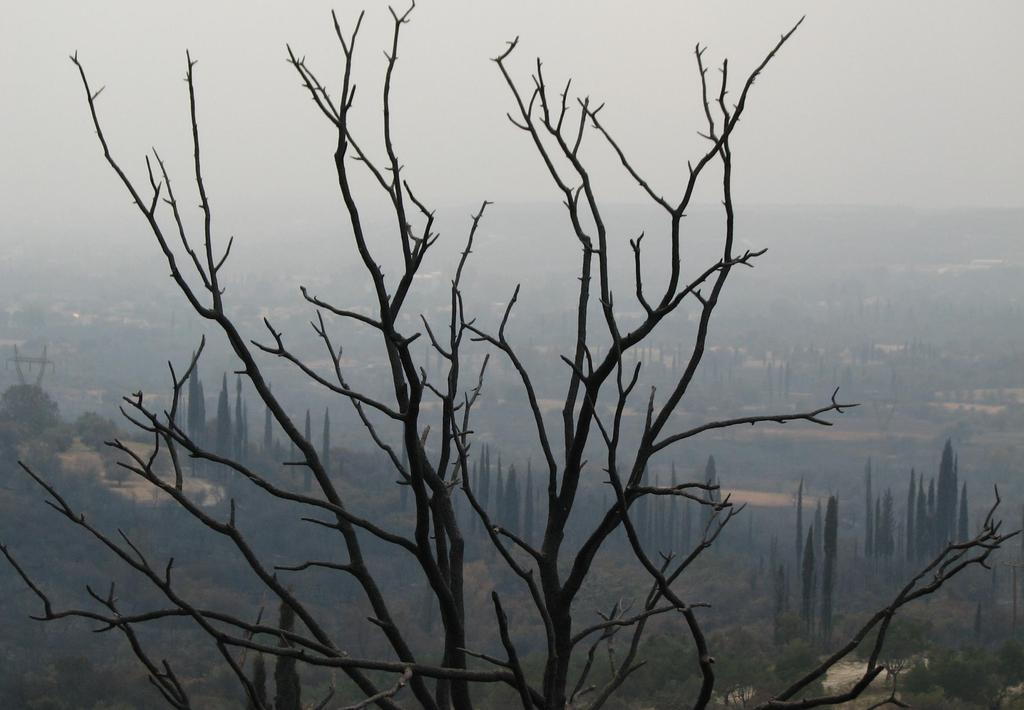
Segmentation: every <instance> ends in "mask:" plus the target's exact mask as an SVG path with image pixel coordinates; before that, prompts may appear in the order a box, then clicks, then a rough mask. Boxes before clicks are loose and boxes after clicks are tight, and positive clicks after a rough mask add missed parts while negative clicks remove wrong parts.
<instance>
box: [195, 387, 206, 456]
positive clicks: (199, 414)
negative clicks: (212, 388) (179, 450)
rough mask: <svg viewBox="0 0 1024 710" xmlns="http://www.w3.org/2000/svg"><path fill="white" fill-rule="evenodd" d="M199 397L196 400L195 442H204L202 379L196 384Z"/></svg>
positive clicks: (204, 419)
mask: <svg viewBox="0 0 1024 710" xmlns="http://www.w3.org/2000/svg"><path fill="white" fill-rule="evenodd" d="M196 390H197V391H198V393H199V399H198V400H197V402H196V434H195V440H196V443H198V444H200V445H202V444H206V443H207V441H206V393H205V392H204V390H203V381H202V380H199V381H198V384H197V385H196Z"/></svg>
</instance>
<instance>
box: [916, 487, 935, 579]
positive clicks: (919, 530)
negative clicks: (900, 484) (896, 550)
mask: <svg viewBox="0 0 1024 710" xmlns="http://www.w3.org/2000/svg"><path fill="white" fill-rule="evenodd" d="M930 546H931V536H930V535H929V534H928V502H927V500H926V499H925V495H924V481H923V480H921V478H920V477H918V479H917V515H916V516H915V518H914V555H915V557H916V558H917V559H918V560H921V559H924V557H925V556H926V555H927V554H928V551H929V548H930Z"/></svg>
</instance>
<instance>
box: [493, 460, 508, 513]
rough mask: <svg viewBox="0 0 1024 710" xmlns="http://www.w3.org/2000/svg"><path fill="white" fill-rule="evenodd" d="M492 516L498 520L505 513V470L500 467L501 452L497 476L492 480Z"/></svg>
mask: <svg viewBox="0 0 1024 710" xmlns="http://www.w3.org/2000/svg"><path fill="white" fill-rule="evenodd" d="M493 513H494V517H495V518H496V519H497V520H498V521H499V522H500V521H501V517H502V516H503V515H504V514H505V472H504V471H503V470H502V467H501V454H500V453H499V454H498V478H497V479H495V481H494V511H493Z"/></svg>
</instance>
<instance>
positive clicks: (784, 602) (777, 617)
mask: <svg viewBox="0 0 1024 710" xmlns="http://www.w3.org/2000/svg"><path fill="white" fill-rule="evenodd" d="M772 581H773V585H772V586H773V592H774V596H775V608H774V614H773V615H772V621H773V627H774V629H773V630H774V633H773V634H772V637H773V640H774V642H775V645H776V646H779V645H781V644H782V615H783V614H785V613H786V612H787V611H788V606H789V604H788V599H787V594H786V567H785V565H783V564H781V563H779V565H778V566H777V567H775V568H773V572H772Z"/></svg>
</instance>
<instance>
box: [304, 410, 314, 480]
mask: <svg viewBox="0 0 1024 710" xmlns="http://www.w3.org/2000/svg"><path fill="white" fill-rule="evenodd" d="M305 434H306V442H307V443H308V444H309V445H310V446H312V444H313V426H312V421H311V420H310V418H309V410H308V409H307V410H306V428H305ZM302 470H303V476H302V487H303V489H305V490H307V491H308V490H310V489H311V488H312V487H313V472H312V471H310V470H309V466H303V467H302Z"/></svg>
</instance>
